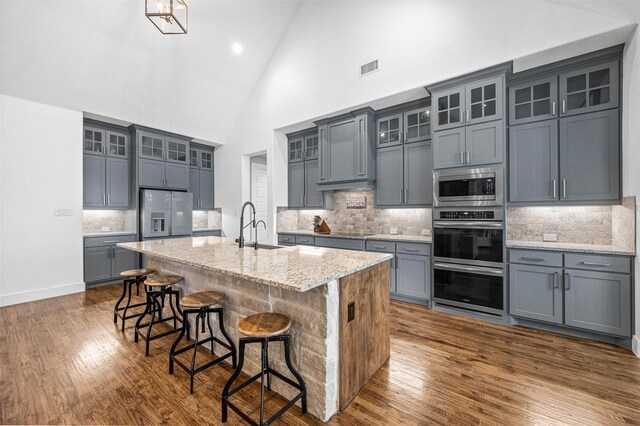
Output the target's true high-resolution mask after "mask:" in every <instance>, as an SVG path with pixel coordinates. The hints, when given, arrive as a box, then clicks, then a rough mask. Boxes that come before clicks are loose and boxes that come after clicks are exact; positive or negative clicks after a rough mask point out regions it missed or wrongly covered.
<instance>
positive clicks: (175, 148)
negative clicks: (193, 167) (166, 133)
mask: <svg viewBox="0 0 640 426" xmlns="http://www.w3.org/2000/svg"><path fill="white" fill-rule="evenodd" d="M166 150H167V151H166V152H167V153H166V154H165V159H166V160H167V161H171V162H173V163H184V164H186V163H187V152H188V151H189V142H187V141H184V140H181V139H177V138H170V137H167V138H166Z"/></svg>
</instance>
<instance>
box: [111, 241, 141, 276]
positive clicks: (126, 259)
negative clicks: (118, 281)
mask: <svg viewBox="0 0 640 426" xmlns="http://www.w3.org/2000/svg"><path fill="white" fill-rule="evenodd" d="M136 257H137V254H136V252H134V251H131V250H127V249H123V248H120V247H112V248H111V276H112V277H114V278H117V277H119V276H120V273H121V272H122V271H128V270H130V269H134V268H135V267H136Z"/></svg>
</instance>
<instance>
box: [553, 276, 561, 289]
mask: <svg viewBox="0 0 640 426" xmlns="http://www.w3.org/2000/svg"><path fill="white" fill-rule="evenodd" d="M559 275H560V274H559V273H558V272H554V273H553V288H559V287H560V284H559V281H560V277H559Z"/></svg>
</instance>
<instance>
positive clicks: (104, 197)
mask: <svg viewBox="0 0 640 426" xmlns="http://www.w3.org/2000/svg"><path fill="white" fill-rule="evenodd" d="M102 205H103V206H106V205H107V197H106V196H105V195H104V194H102Z"/></svg>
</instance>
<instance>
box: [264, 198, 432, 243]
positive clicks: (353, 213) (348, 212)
mask: <svg viewBox="0 0 640 426" xmlns="http://www.w3.org/2000/svg"><path fill="white" fill-rule="evenodd" d="M354 196H358V197H361V196H364V197H366V207H364V208H354V209H351V208H349V209H348V208H347V198H350V197H354ZM333 197H334V200H333V202H334V208H333V210H289V209H288V208H287V207H278V217H277V229H278V232H286V231H296V230H309V231H313V217H314V216H315V215H319V216H321V217H322V219H324V220H325V221H326V222H327V224H328V225H329V227H330V228H331V230H332V231H333V232H368V233H374V234H389V233H390V229H391V228H397V229H398V234H399V235H422V231H423V230H425V229H428V230H430V229H431V209H429V208H416V209H412V208H398V209H377V208H375V207H374V192H373V191H357V192H335V193H334V194H333Z"/></svg>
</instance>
